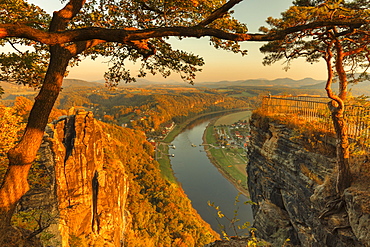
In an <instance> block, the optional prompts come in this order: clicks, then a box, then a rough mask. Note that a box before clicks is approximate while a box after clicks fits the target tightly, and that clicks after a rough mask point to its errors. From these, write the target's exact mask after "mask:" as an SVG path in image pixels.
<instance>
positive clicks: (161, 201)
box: [14, 112, 218, 247]
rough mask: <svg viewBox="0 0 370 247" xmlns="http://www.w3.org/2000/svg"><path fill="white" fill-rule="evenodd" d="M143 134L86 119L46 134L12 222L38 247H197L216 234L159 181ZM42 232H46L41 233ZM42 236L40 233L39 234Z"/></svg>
mask: <svg viewBox="0 0 370 247" xmlns="http://www.w3.org/2000/svg"><path fill="white" fill-rule="evenodd" d="M153 157H154V152H153V147H152V146H151V145H150V144H149V143H148V142H147V141H146V137H145V135H144V133H143V132H141V131H134V130H131V129H127V128H121V127H118V126H112V125H108V124H105V123H102V122H99V121H97V120H95V119H94V117H93V116H92V113H88V112H79V113H77V115H72V116H68V117H64V118H62V119H60V120H58V121H56V122H54V123H53V124H50V125H49V126H48V128H47V131H46V135H45V137H44V142H43V144H42V146H41V149H40V152H39V158H38V159H37V161H36V162H35V164H34V165H33V168H32V171H31V175H30V183H31V187H32V189H31V190H30V191H29V192H28V193H27V194H26V195H25V196H24V197H23V198H22V200H21V203H20V204H19V207H18V213H17V214H16V215H15V217H14V219H15V220H14V221H15V222H16V224H17V225H19V226H21V227H27V228H28V229H30V230H31V231H32V230H33V231H35V234H36V233H37V234H38V236H39V237H40V238H41V239H42V241H43V243H44V246H63V247H64V246H65V247H73V246H112V247H118V246H135V247H139V246H145V247H156V246H203V245H204V244H206V243H209V242H211V241H214V240H215V239H216V238H217V236H218V235H217V234H216V233H215V232H213V231H212V230H211V228H210V226H209V225H208V224H207V223H205V222H204V221H203V220H202V219H201V218H200V216H199V215H198V214H197V213H196V211H195V210H194V209H193V208H192V206H191V203H190V201H189V199H188V198H187V197H186V195H185V194H184V193H183V191H182V190H181V188H179V187H178V186H177V185H175V184H170V183H169V182H167V181H166V180H164V179H163V178H162V177H161V175H160V170H159V165H158V163H157V162H156V161H155V160H154V159H153ZM44 228H45V229H44ZM39 230H42V231H41V233H40V232H38V231H39Z"/></svg>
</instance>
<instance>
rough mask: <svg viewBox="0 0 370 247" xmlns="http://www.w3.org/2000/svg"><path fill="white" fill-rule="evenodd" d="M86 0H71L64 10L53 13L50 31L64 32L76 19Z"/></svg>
mask: <svg viewBox="0 0 370 247" xmlns="http://www.w3.org/2000/svg"><path fill="white" fill-rule="evenodd" d="M85 2H86V0H70V1H69V2H68V3H67V4H66V5H65V6H64V8H63V9H61V10H59V11H55V12H54V13H53V19H52V20H51V23H50V28H49V31H51V32H56V31H61V30H64V29H65V28H66V27H67V24H68V22H70V21H71V20H72V19H73V17H75V16H76V15H77V14H78V13H79V12H80V10H81V8H82V6H83V5H84V4H85Z"/></svg>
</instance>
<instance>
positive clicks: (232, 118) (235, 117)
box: [214, 111, 252, 126]
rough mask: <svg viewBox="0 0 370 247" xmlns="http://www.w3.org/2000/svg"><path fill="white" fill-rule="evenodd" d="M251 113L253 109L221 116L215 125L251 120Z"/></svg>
mask: <svg viewBox="0 0 370 247" xmlns="http://www.w3.org/2000/svg"><path fill="white" fill-rule="evenodd" d="M251 115H252V112H251V111H241V112H235V113H232V114H228V115H226V116H223V117H220V118H219V119H218V120H217V121H216V123H215V124H214V125H215V126H219V125H223V124H226V125H231V124H233V123H235V122H237V121H239V120H240V121H244V120H249V118H250V116H251Z"/></svg>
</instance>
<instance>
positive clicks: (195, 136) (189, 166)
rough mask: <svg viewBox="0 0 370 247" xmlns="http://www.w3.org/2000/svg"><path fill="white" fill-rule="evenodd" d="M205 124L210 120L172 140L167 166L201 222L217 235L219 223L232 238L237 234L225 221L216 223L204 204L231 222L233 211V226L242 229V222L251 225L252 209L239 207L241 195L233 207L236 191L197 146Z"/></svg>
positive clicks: (213, 213) (190, 127)
mask: <svg viewBox="0 0 370 247" xmlns="http://www.w3.org/2000/svg"><path fill="white" fill-rule="evenodd" d="M209 122H210V120H205V121H204V120H203V121H202V122H200V123H199V122H198V123H196V124H195V125H192V126H189V127H188V128H187V129H186V130H184V131H183V132H182V133H180V134H179V135H178V136H177V137H176V138H175V140H174V141H173V142H172V144H173V145H175V147H176V148H175V149H170V150H169V152H170V154H174V155H175V156H174V157H171V165H172V169H173V171H174V173H175V176H176V178H177V180H178V181H179V182H180V183H181V185H182V188H183V189H184V191H185V193H186V194H187V195H188V197H189V198H190V200H191V201H192V204H193V207H194V208H195V209H196V210H197V211H198V213H199V214H200V215H201V216H202V218H203V219H204V220H205V221H206V222H208V223H209V224H210V225H211V226H212V228H213V229H214V230H215V231H217V232H219V233H220V228H219V222H220V223H221V224H222V225H224V226H225V230H226V232H227V233H228V234H229V235H230V236H235V235H237V234H235V232H234V230H232V226H231V225H230V222H229V221H228V220H227V219H225V218H223V219H219V218H218V217H217V212H216V210H215V209H213V208H212V207H210V206H208V204H207V202H208V201H210V202H213V203H214V204H215V205H217V206H219V207H220V210H221V211H222V213H223V214H224V215H226V216H227V217H229V218H233V217H234V214H235V212H234V211H237V214H238V215H237V216H236V219H239V220H240V221H239V222H237V224H236V225H242V224H244V223H245V222H250V223H252V221H253V216H252V209H251V206H250V205H249V204H247V205H245V204H244V203H243V202H245V201H248V198H246V197H245V196H244V195H240V196H239V201H240V202H239V203H236V206H235V205H234V204H235V198H236V197H237V196H238V190H237V189H236V188H235V187H234V186H233V185H232V184H231V183H230V182H229V181H228V180H227V179H225V178H224V177H223V176H222V175H221V173H220V172H219V171H218V170H217V168H216V167H215V166H214V165H213V164H212V163H211V162H210V160H209V159H208V157H207V155H206V152H204V147H203V146H200V144H202V143H203V140H202V136H203V133H204V130H205V128H206V127H207V125H208V124H209ZM238 207H239V209H238ZM238 231H240V230H238ZM247 232H248V231H247V230H243V231H240V234H238V235H239V236H241V235H243V234H244V233H247Z"/></svg>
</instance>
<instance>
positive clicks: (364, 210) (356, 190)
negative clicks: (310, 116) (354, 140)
mask: <svg viewBox="0 0 370 247" xmlns="http://www.w3.org/2000/svg"><path fill="white" fill-rule="evenodd" d="M250 125H251V136H252V138H251V145H250V148H249V152H248V153H249V159H250V160H249V164H248V166H247V173H248V186H249V190H250V194H251V200H252V201H254V202H257V203H258V205H257V206H253V213H254V217H255V219H254V226H255V227H256V228H257V229H258V231H257V236H259V237H261V238H263V239H265V240H267V241H269V242H271V243H272V244H273V246H283V245H284V244H285V245H289V244H290V245H294V246H317V247H323V246H336V247H338V246H370V206H369V204H368V202H369V199H370V193H369V179H368V177H366V176H368V174H366V173H365V172H364V169H365V170H366V169H367V168H366V167H369V165H368V164H367V163H366V162H365V163H363V167H362V168H361V169H362V171H360V170H354V171H352V172H353V173H354V174H361V176H358V177H357V178H356V180H355V182H354V183H353V185H352V186H351V187H350V188H348V189H347V190H346V191H345V194H344V200H345V205H346V207H345V208H342V209H338V210H337V211H336V212H335V211H331V212H326V211H325V205H326V203H327V202H328V201H329V200H331V199H332V198H334V196H335V193H334V191H333V182H332V181H333V176H332V174H333V171H334V169H335V147H334V139H333V138H330V137H329V136H326V135H320V134H318V133H316V134H315V133H314V134H312V133H311V136H309V137H307V136H304V135H302V134H300V133H299V132H296V131H294V130H293V129H292V128H289V127H287V125H285V124H282V123H281V122H279V121H278V120H272V119H271V118H267V117H264V116H261V115H259V114H256V113H255V114H254V115H253V116H252V119H251V121H250ZM367 173H368V170H367ZM364 181H366V183H365V182H364Z"/></svg>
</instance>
